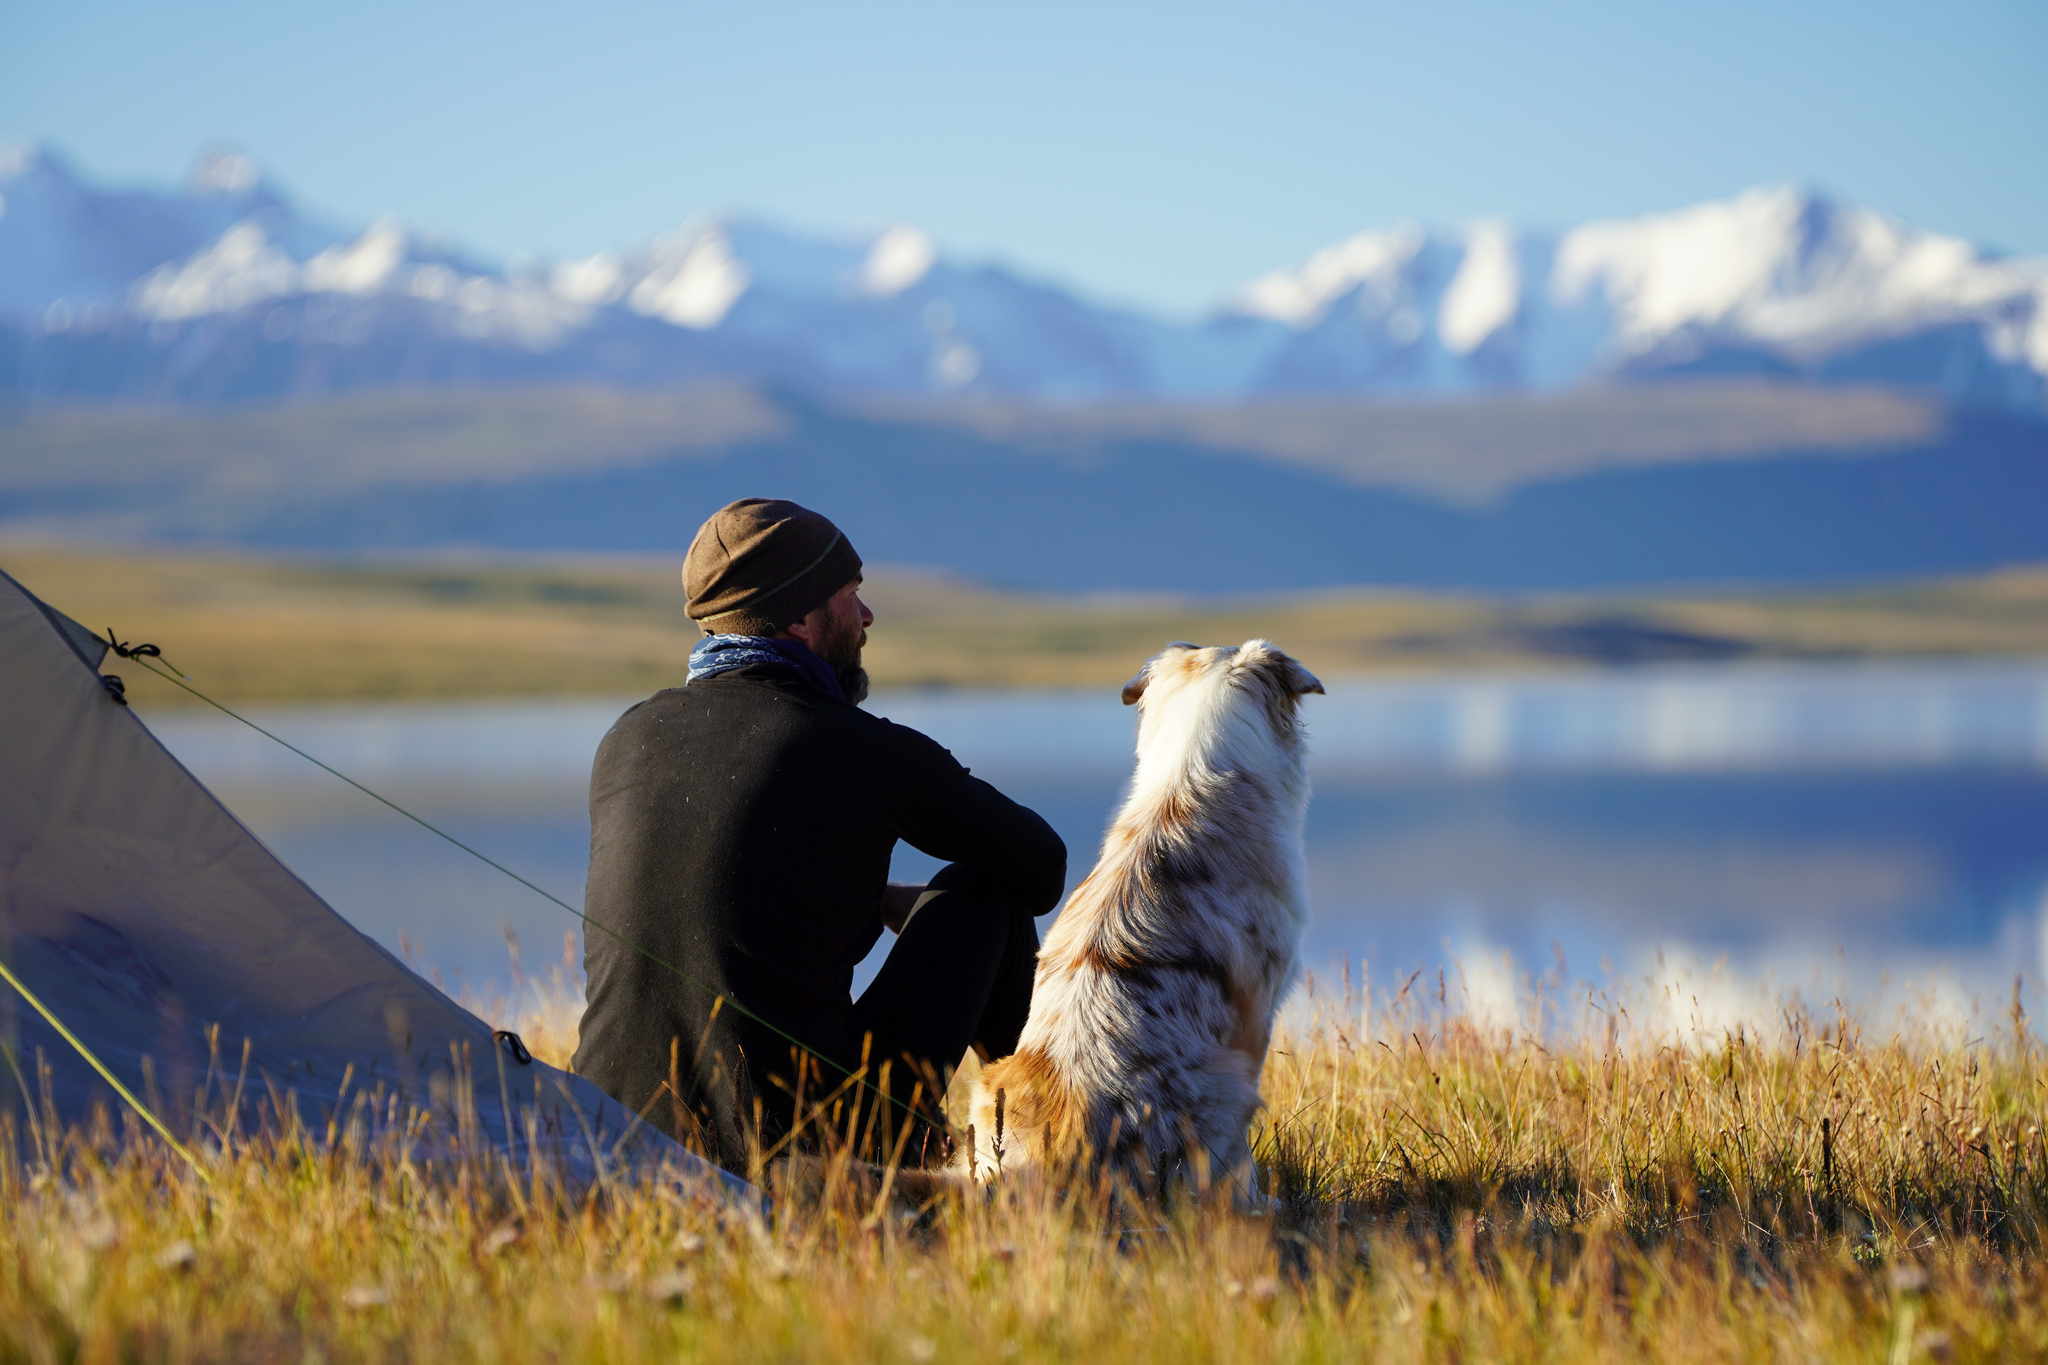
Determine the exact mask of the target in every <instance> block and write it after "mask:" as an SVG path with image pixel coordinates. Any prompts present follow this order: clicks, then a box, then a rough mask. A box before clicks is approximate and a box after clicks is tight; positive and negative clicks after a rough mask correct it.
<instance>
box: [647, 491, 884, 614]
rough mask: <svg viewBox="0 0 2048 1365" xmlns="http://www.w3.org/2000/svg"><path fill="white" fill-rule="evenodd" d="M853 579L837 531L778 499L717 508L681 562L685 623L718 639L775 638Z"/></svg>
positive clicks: (854, 566) (852, 559) (854, 561)
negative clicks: (687, 618)
mask: <svg viewBox="0 0 2048 1365" xmlns="http://www.w3.org/2000/svg"><path fill="white" fill-rule="evenodd" d="M859 575H860V556H859V555H857V554H855V553H854V552H853V546H852V545H851V544H849V543H848V542H847V539H846V537H845V536H844V535H841V534H840V531H839V528H838V527H837V526H834V525H833V524H832V523H831V522H829V521H827V520H826V519H825V518H824V517H821V516H819V515H818V514H817V513H816V512H813V511H811V510H810V509H809V508H806V507H799V506H797V505H796V504H795V503H793V502H784V501H783V500H782V499H780V498H741V499H740V500H739V501H738V502H735V503H728V504H727V505H726V506H724V507H721V508H719V509H718V510H717V511H716V512H714V513H712V514H711V519H710V520H709V521H707V522H705V523H704V524H703V525H702V526H700V527H698V528H697V538H696V539H695V540H693V541H691V542H690V552H689V554H687V555H685V556H684V557H683V591H684V592H686V593H688V594H689V606H688V608H687V609H688V611H689V613H690V619H691V620H693V621H695V622H697V623H698V624H699V625H701V626H703V627H704V629H705V631H706V633H709V634H718V635H775V634H777V633H779V632H781V631H782V630H783V629H784V628H785V627H787V626H788V625H789V623H790V622H792V621H801V620H802V619H803V618H804V617H805V616H807V615H809V614H810V613H811V612H812V611H813V610H815V609H816V608H818V607H820V606H823V605H824V603H825V602H826V600H827V599H828V598H830V597H831V596H832V594H833V593H835V592H838V591H839V590H840V589H841V588H843V587H845V586H846V585H847V583H849V582H850V581H852V580H853V579H854V578H857V577H859Z"/></svg>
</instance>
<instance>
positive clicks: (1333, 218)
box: [0, 0, 2048, 309]
mask: <svg viewBox="0 0 2048 1365" xmlns="http://www.w3.org/2000/svg"><path fill="white" fill-rule="evenodd" d="M0 135H12V136H28V137H34V138H37V139H39V140H42V141H44V142H46V143H48V144H49V145H51V146H54V147H57V148H59V149H62V150H64V151H66V152H68V153H70V154H71V155H72V156H73V157H74V158H75V159H76V160H77V161H78V162H79V163H80V164H81V165H82V167H83V168H84V169H85V170H86V171H87V172H88V173H90V174H92V175H93V176H95V177H96V178H100V179H107V180H114V181H127V182H134V181H158V182H166V181H170V180H173V179H175V178H176V177H178V176H180V175H181V174H182V173H183V171H184V169H185V167H186V166H187V165H188V164H189V163H190V161H191V159H192V157H193V155H194V153H195V152H196V151H197V150H198V149H199V148H200V147H201V146H203V145H207V144H220V143H229V144H233V145H237V146H240V147H242V148H245V149H247V150H248V151H251V152H253V153H255V154H256V156H257V157H258V158H259V159H261V160H262V161H263V162H264V163H265V164H266V165H267V166H268V167H269V168H270V169H271V170H272V172H273V173H274V174H275V175H276V176H277V177H278V178H279V179H281V181H282V182H283V183H284V184H285V186H286V187H287V188H288V189H289V190H290V191H292V192H293V193H295V194H296V195H297V196H298V197H299V198H300V200H301V201H302V202H303V203H305V204H307V205H308V206H310V207H312V208H313V209H315V210H317V211H320V212H323V213H325V214H327V215H328V216H330V217H332V218H334V219H336V220H338V221H341V222H343V223H353V222H360V221H366V220H368V219H370V218H372V217H374V216H376V215H379V214H383V213H395V214H397V215H398V216H399V217H401V218H403V219H405V220H406V221H408V222H411V223H414V224H417V225H420V226H425V227H431V228H435V229H439V230H441V231H443V232H446V233H448V234H450V235H451V236H453V237H455V238H456V239H458V240H459V241H461V242H463V243H466V244H468V245H469V246H471V247H472V248H475V249H477V250H479V251H481V252H483V253H485V254H487V255H492V256H498V257H503V256H508V255H512V254H516V253H522V252H538V253H543V254H549V255H553V254H565V253H587V252H590V251H594V250H596V249H598V248H600V247H605V246H617V245H623V244H625V243H628V242H631V241H635V240H638V239H641V238H644V237H646V236H649V235H651V234H653V233H655V232H657V231H660V230H662V229H664V228H668V227H672V226H674V225H675V224H677V223H678V222H680V221H681V220H683V219H684V218H686V217H688V216H689V215H691V214H693V213H699V212H704V211H714V210H730V211H741V212H748V213H755V214H760V215H764V216H767V217H771V218H774V219H777V220H781V221H784V222H787V223H790V224H794V225H798V226H808V227H815V228H838V227H866V226H872V225H878V224H881V223H885V222H891V221H899V220H900V221H909V222H914V223H917V224H919V225H921V226H923V227H925V228H927V229H928V230H930V231H931V232H932V233H933V234H934V235H935V236H937V237H938V238H939V240H940V241H941V243H942V244H944V245H945V247H946V248H947V249H948V250H950V251H952V252H954V253H955V254H962V255H966V256H968V257H990V258H999V259H1002V260H1004V261H1007V262H1009V263H1011V264H1014V265H1018V266H1022V267H1024V268H1026V269H1028V270H1032V271H1034V272H1037V273H1039V274H1042V275H1045V276H1048V277H1051V278H1054V279H1058V280H1061V281H1064V282H1066V283H1069V284H1075V285H1079V286H1081V287H1084V288H1086V289H1089V290H1091V291H1092V292H1094V293H1096V294H1098V295H1100V296H1105V297H1109V298H1117V299H1123V300H1128V301H1133V302H1140V303H1146V304H1152V305H1159V306H1166V307H1170V308H1176V309H1195V308H1199V307H1201V306H1204V305H1206V304H1208V303H1210V302H1212V301H1214V300H1215V299H1216V298H1217V297H1218V296H1219V295H1220V294H1222V293H1223V292H1224V291H1226V290H1227V289H1228V288H1229V287H1231V286H1232V285H1234V284H1236V283H1238V282H1240V281H1242V280H1243V279H1245V278H1247V277H1249V276H1252V275H1255V274H1258V273H1260V272H1262V271H1265V270H1268V269H1271V268H1273V267H1275V266H1278V265H1283V264H1287V263H1289V262H1291V261H1294V260H1296V259H1298V258H1300V257H1301V256H1303V255H1305V254H1306V253H1307V252H1309V251H1311V250H1313V249H1315V248H1317V247H1319V246H1323V245H1326V244H1328V243H1329V242H1332V241H1334V240H1337V239H1338V238H1341V237H1343V236H1346V235H1348V234H1350V233H1352V232H1356V231H1359V230H1361V229H1363V228H1367V227H1375V226H1383V225H1386V224H1389V223H1392V222H1396V221H1399V220H1401V219H1404V218H1415V219H1421V220H1424V221H1433V222H1446V221H1456V220H1460V219H1464V218H1468V217H1472V216H1475V215H1480V214H1505V215H1508V216H1511V217H1514V218H1518V219H1522V220H1526V221H1533V222H1539V223H1568V222H1574V221H1578V220H1580V219H1583V218H1586V217H1589V216H1594V215H1606V214H1628V213H1637V212H1642V211H1645V210H1651V209H1659V208H1671V207H1676V206H1679V205H1682V204H1686V203H1690V202H1693V201H1696V200H1699V199H1703V198H1708V197H1711V196H1718V195H1725V194H1729V193H1731V192H1733V191H1735V190H1738V189H1741V188H1743V187H1744V186H1747V185H1751V184H1755V183H1757V182H1760V181H1769V180H1785V179H1794V180H1804V181H1807V182H1810V183H1813V184H1815V185H1818V186H1820V187H1821V188H1823V189H1826V190H1829V191H1831V192H1833V193H1836V194H1840V195H1842V196H1845V197H1847V198H1850V199H1854V200H1858V201H1861V202H1864V203H1868V204H1871V205H1873V206H1876V207H1880V208H1884V209H1888V210H1890V211H1892V212H1894V213H1898V214H1900V215H1902V216H1904V217H1906V218H1908V219H1910V220H1913V221H1915V222H1918V223H1922V224H1924V225H1926V226H1929V227H1934V228H1938V229H1941V230H1944V231H1948V232H1954V233H1959V234H1962V235H1965V236H1969V237H1973V238H1976V239H1978V240H1980V241H1983V242H1986V243H1989V244H1992V245H1995V246H1998V247H2001V248H2004V249H2006V250H2011V251H2018V252H2025V253H2048V0H1938V2H1930V3H1915V4H1897V3H1888V2H1887V0H1715V3H1698V2H1697V0H1695V2H1694V3H1686V4H1677V3H1666V0H1622V2H1620V3H1606V2H1605V0H1562V2H1559V3H1548V4H1538V3H1530V2H1529V0H1517V2H1515V3H1471V2H1465V0H1408V2H1407V3H1402V4H1380V3H1354V4H1310V3H1297V2H1296V0H1258V2H1257V3H1243V4H1209V3H1200V2H1199V0H1170V2H1168V3H1152V0H1130V2H1125V0H1087V2H1084V3H1071V2H1070V0H1031V3H1028V4H1026V3H993V2H979V0H953V3H923V2H921V0H861V3H850V2H848V0H842V2H841V3H836V4H808V3H793V2H792V0H726V3H722V4H717V5H708V4H698V3H669V4H652V3H632V2H630V0H581V2H580V3H574V4H567V3H559V2H558V3H552V4H536V3H528V2H527V0H491V2H490V3H443V4H434V3H430V2H426V3H423V2H422V0H410V2H409V3H395V2H394V0H351V2H350V3H347V4H336V3H332V2H331V0H257V2H254V3H240V2H236V3H230V2H227V0H178V2H177V3H170V4H165V3H161V0H65V3H62V4H36V3H32V0H0Z"/></svg>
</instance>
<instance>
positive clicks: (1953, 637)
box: [0, 542, 2048, 707]
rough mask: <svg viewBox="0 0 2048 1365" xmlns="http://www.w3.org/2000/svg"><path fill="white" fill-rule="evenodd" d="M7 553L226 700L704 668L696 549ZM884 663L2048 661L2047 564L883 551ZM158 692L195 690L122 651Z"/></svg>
mask: <svg viewBox="0 0 2048 1365" xmlns="http://www.w3.org/2000/svg"><path fill="white" fill-rule="evenodd" d="M0 570H5V571H6V572H7V573H9V574H11V575H13V576H14V577H16V578H17V579H18V580H19V581H20V582H22V583H23V584H25V585H26V586H27V587H28V588H29V589H30V590H31V591H33V592H35V593H38V594H40V595H41V596H43V597H44V598H45V599H46V600H47V601H49V602H50V603H52V604H53V605H55V606H56V607H58V608H59V609H61V610H63V611H66V612H69V613H70V614H72V615H73V616H75V617H77V618H78V619H80V620H82V621H85V622H87V623H88V624H90V625H92V626H94V627H96V628H99V629H105V628H107V627H112V628H114V629H116V630H118V631H119V632H121V634H122V636H123V637H124V638H126V639H129V640H135V641H141V640H147V641H149V642H151V643H153V644H156V645H158V646H160V647H161V648H162V649H163V651H164V653H165V654H166V655H167V656H168V657H169V659H170V660H171V661H172V662H173V663H175V664H176V665H177V667H178V668H180V669H182V670H184V671H185V672H186V673H188V674H189V675H190V677H191V679H192V681H193V683H194V685H196V686H198V687H199V688H200V689H201V690H203V691H205V692H207V693H209V694H210V695H213V696H216V697H218V698H220V699H221V700H223V701H360V700H364V699H366V698H395V697H462V698H472V699H473V698H477V697H486V696H537V695H569V694H583V695H599V696H628V695H633V694H640V695H645V694H646V693H648V692H650V691H652V690H654V689H655V688H658V687H666V686H672V685H674V684H675V683H676V682H677V681H678V680H679V679H680V678H681V676H682V674H683V673H684V671H685V669H686V667H687V664H688V657H689V650H690V644H691V641H692V639H693V638H694V635H695V632H694V629H693V628H692V627H691V626H690V625H689V623H688V622H687V621H685V620H684V619H683V615H682V607H683V598H682V588H681V585H680V584H679V583H678V582H677V575H676V561H675V558H674V557H673V556H665V557H661V558H651V557H650V558H632V557H626V556H604V557H581V558H574V557H562V556H516V557H514V556H503V555H500V556H493V557H489V558H477V557H470V556H448V555H437V556H433V557H431V558H425V559H400V560H389V561H385V562H381V563H375V564H363V563H359V562H357V563H349V562H343V563H336V562H333V561H326V560H321V559H317V558H308V557H305V556H294V557H289V558H265V557H261V556H253V555H247V554H242V555H234V556H225V555H220V554H180V553H156V554H137V553H133V552H116V553H90V554H88V553H80V552H78V551H76V550H68V551H51V550H47V549H35V548H32V547H27V546H21V545H12V544H7V543H5V542H0ZM865 596H866V597H867V599H868V601H869V602H870V603H871V604H872V605H873V607H874V609H875V612H876V615H877V624H876V629H875V630H874V632H873V633H872V635H871V637H870V641H869V650H868V656H867V662H868V666H869V669H870V671H871V672H872V674H873V676H874V678H875V681H876V683H877V685H879V686H883V687H1095V688H1102V689H1104V691H1105V695H1106V694H1108V693H1110V692H1113V691H1114V689H1116V688H1117V687H1119V686H1121V685H1122V683H1123V681H1124V680H1125V679H1126V678H1128V677H1129V676H1130V674H1131V672H1132V670H1133V669H1134V668H1136V666H1137V664H1138V663H1139V661H1141V660H1142V659H1144V658H1145V657H1146V656H1147V655H1149V654H1151V653H1153V652H1154V651H1156V650H1158V649H1159V648H1160V647H1161V646H1162V645H1164V644H1165V643H1166V642H1167V641H1169V640H1197V641H1202V642H1204V643H1217V644H1220V643H1235V642H1237V641H1241V640H1246V639H1250V638H1251V637H1253V636H1269V637H1271V638H1273V639H1276V640H1279V641H1280V642H1281V643H1282V644H1284V645H1285V646H1286V647H1287V648H1288V649H1289V650H1290V651H1291V652H1293V653H1295V654H1296V655H1297V656H1299V657H1300V658H1301V659H1303V660H1305V661H1306V662H1307V663H1308V664H1309V665H1310V666H1311V667H1312V668H1314V669H1315V670H1316V672H1317V673H1318V674H1320V675H1322V676H1324V677H1328V678H1336V677H1342V676H1345V675H1351V674H1361V673H1388V672H1402V671H1416V670H1439V669H1455V668H1468V667H1471V668H1492V669H1500V668H1521V669H1526V668H1538V669H1550V668H1572V667H1584V666H1586V665H1589V664H1599V665H1610V666H1612V665H1626V664H1636V663H1674V662H1700V661H1739V660H1770V659H1788V658H1791V659H1813V658H1834V659H1844V658H1863V657H1878V656H1882V657H1894V658H1897V657H1922V658H1926V657H1946V658H1960V657H1973V656H1974V657H1985V656H2000V655H2004V656H2011V655H2044V654H2048V570H2043V569H2041V568H2035V569H2033V570H2031V571H2015V572H2008V573H2005V574H2000V575H1995V576H1986V577H1976V578H1967V579H1959V580H1950V581H1944V582H1934V583H1920V584H1913V585H1908V586H1901V587H1897V588H1893V589H1889V590H1886V591H1858V592H1845V593H1833V594H1801V595H1769V596H1758V597H1748V598H1727V597H1721V598H1716V597H1686V598H1676V599H1674V598H1657V597H1651V596H1631V597H1622V596H1583V595H1569V596H1564V595H1557V596H1541V597H1516V598H1512V599H1500V598H1489V597H1483V596H1477V595H1472V594H1450V593H1415V592H1405V593H1404V592H1375V593H1366V592H1356V591H1353V592H1341V593H1315V594H1303V595H1298V596H1289V597H1255V598H1233V599H1229V600H1225V601H1201V600H1197V599H1190V598H1186V597H1165V596H1160V597H1137V596H1131V595H1121V596H1081V597H1077V596H1051V595H1045V594H1018V593H1003V592H995V591H991V590H989V589H986V588H983V587H980V586H977V585H974V584H970V583H965V582H962V581H960V580H958V579H953V578H948V577H943V576H935V575H931V574H925V573H917V572H906V571H903V570H899V569H893V568H890V567H889V566H886V565H884V566H879V567H878V568H876V570H875V571H874V572H873V573H872V574H871V575H870V578H869V583H868V586H867V589H866V592H865ZM107 668H108V670H109V671H111V672H115V673H119V674H121V675H122V676H123V677H124V678H126V679H127V681H128V684H129V691H130V694H131V695H132V696H133V697H135V698H136V700H137V701H138V702H140V703H142V704H143V705H145V706H148V707H157V706H180V705H196V704H197V703H196V702H195V701H194V700H193V699H192V698H191V697H190V696H189V695H188V694H186V693H183V692H180V691H178V690H177V689H176V688H174V687H173V686H172V685H171V684H169V683H167V682H163V681H159V680H156V679H151V678H147V677H144V676H143V675H142V671H141V670H140V669H139V668H137V667H135V666H134V665H124V664H122V663H120V662H118V661H115V660H109V661H108V664H107Z"/></svg>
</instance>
